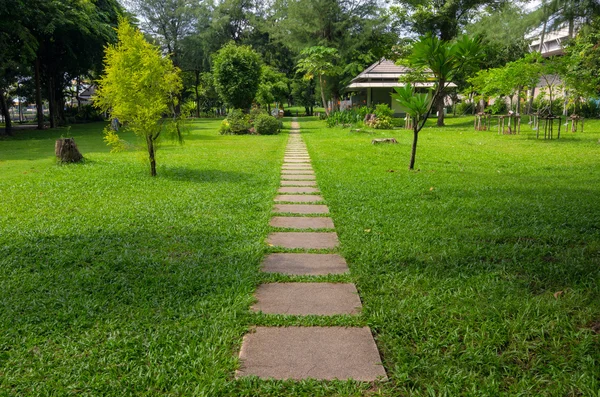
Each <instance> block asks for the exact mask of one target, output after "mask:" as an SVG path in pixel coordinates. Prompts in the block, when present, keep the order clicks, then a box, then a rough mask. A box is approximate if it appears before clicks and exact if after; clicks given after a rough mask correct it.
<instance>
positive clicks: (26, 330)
mask: <svg viewBox="0 0 600 397" xmlns="http://www.w3.org/2000/svg"><path fill="white" fill-rule="evenodd" d="M218 126H219V120H200V121H195V122H193V123H192V124H191V125H190V126H189V130H190V132H189V133H188V134H187V135H186V137H185V139H186V144H185V145H184V146H178V145H175V144H173V145H168V144H165V145H164V146H162V147H161V149H160V150H159V151H158V152H157V156H158V157H159V159H160V160H162V161H159V163H158V171H159V172H158V176H157V177H156V178H150V177H149V176H148V175H147V164H146V163H145V161H144V160H145V157H146V156H145V155H144V153H143V151H140V152H139V156H135V155H132V153H114V154H113V153H109V150H110V148H108V147H107V146H106V145H105V143H104V142H103V141H102V130H103V127H104V123H99V124H98V123H97V124H91V125H82V126H76V127H73V128H72V129H71V130H70V131H67V130H66V129H61V130H52V131H17V132H16V133H17V137H15V138H11V139H10V140H2V141H0V160H1V161H0V168H1V169H2V173H1V176H0V192H1V194H2V197H3V199H2V203H3V205H2V206H3V209H2V216H1V217H0V274H1V276H0V373H1V374H2V375H1V376H0V395H68V394H78V395H114V396H117V395H119V396H121V395H186V396H189V395H203V396H215V395H223V394H224V393H225V390H226V389H227V384H228V383H230V382H232V378H233V373H234V371H235V368H236V358H235V349H237V348H239V346H238V345H239V342H240V341H241V336H242V335H243V334H244V333H245V332H246V329H247V321H246V318H245V315H246V314H247V312H248V308H249V305H250V303H251V301H252V292H253V291H254V288H255V285H256V284H258V282H259V279H258V278H259V272H258V265H259V263H260V260H261V258H262V255H263V251H264V243H263V241H264V238H265V236H266V233H267V232H268V222H269V218H270V211H271V206H272V200H273V197H274V196H275V192H276V190H277V186H278V180H279V170H280V166H281V162H282V159H283V150H284V145H285V137H286V135H285V134H281V135H275V136H264V137H263V136H243V137H240V136H220V135H218V132H217V129H218ZM63 134H64V135H65V136H74V138H75V140H76V142H77V144H78V146H79V148H80V150H81V151H82V153H83V155H84V156H85V158H86V161H85V163H84V164H81V165H66V166H59V165H56V163H55V159H54V153H53V148H54V140H55V139H57V138H59V137H60V136H61V135H63ZM124 138H125V139H128V140H130V141H132V142H135V137H134V136H133V135H132V134H130V135H125V136H124ZM141 145H142V146H143V142H141Z"/></svg>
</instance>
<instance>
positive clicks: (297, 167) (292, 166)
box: [281, 164, 312, 171]
mask: <svg viewBox="0 0 600 397" xmlns="http://www.w3.org/2000/svg"><path fill="white" fill-rule="evenodd" d="M281 170H282V171H286V170H312V165H310V164H284V165H283V166H282V167H281Z"/></svg>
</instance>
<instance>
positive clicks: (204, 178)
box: [158, 167, 252, 183]
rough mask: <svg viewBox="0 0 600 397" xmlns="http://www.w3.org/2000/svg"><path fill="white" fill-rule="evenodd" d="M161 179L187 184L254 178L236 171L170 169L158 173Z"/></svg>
mask: <svg viewBox="0 0 600 397" xmlns="http://www.w3.org/2000/svg"><path fill="white" fill-rule="evenodd" d="M158 177H159V178H165V179H170V180H175V181H185V182H194V183H199V182H212V183H221V182H228V183H229V182H241V181H243V180H247V179H249V178H252V174H248V173H245V172H236V171H224V170H215V169H212V170H207V169H199V168H188V167H168V168H165V169H162V170H159V172H158Z"/></svg>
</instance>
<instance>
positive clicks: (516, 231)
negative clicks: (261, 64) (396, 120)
mask: <svg viewBox="0 0 600 397" xmlns="http://www.w3.org/2000/svg"><path fill="white" fill-rule="evenodd" d="M447 123H448V124H449V126H448V127H445V128H443V129H440V128H432V127H431V123H429V124H428V125H427V126H426V127H425V128H424V129H423V130H422V131H421V141H420V145H421V146H420V151H421V152H420V153H421V155H420V161H419V164H418V167H417V169H416V170H415V171H409V170H406V165H405V159H406V158H407V156H408V154H409V153H410V142H411V131H410V130H395V131H385V132H380V133H379V134H380V135H382V136H385V137H395V138H396V139H397V140H398V142H399V144H398V145H371V144H370V140H371V139H372V138H373V137H372V136H365V135H363V134H353V133H352V132H349V131H348V130H347V129H342V128H326V127H325V125H324V122H322V121H310V122H309V121H304V122H302V123H301V129H302V131H303V132H304V137H305V140H306V141H307V145H308V150H309V152H310V153H311V156H312V161H313V166H314V168H315V171H316V174H317V180H318V181H319V186H320V188H321V191H322V193H323V196H324V198H325V200H326V201H327V204H328V206H329V208H330V211H331V214H332V217H333V219H334V222H335V225H336V230H337V232H338V235H339V238H340V241H341V252H342V253H343V255H344V256H345V258H346V259H347V261H348V263H349V266H350V269H351V272H352V277H353V279H354V282H355V283H356V285H357V288H358V290H359V293H360V295H361V299H362V301H363V305H364V309H363V315H364V319H365V321H366V322H367V323H368V324H369V325H370V326H371V328H372V330H373V331H374V333H375V335H376V338H377V341H378V346H379V349H380V351H381V353H382V356H383V362H384V365H385V367H386V369H387V371H388V376H389V377H390V380H391V381H390V382H389V383H388V384H386V385H384V386H383V391H382V393H383V394H385V395H390V396H398V395H416V396H420V395H422V396H425V395H449V396H455V395H494V396H497V395H507V396H509V395H510V396H513V395H541V396H551V395H552V396H554V395H597V393H598V390H600V383H599V379H600V335H599V332H600V230H599V229H598V225H599V224H600V210H599V209H598V206H597V197H598V195H599V193H600V172H599V171H600V167H599V166H598V162H597V154H598V150H600V144H599V138H600V133H599V132H598V131H599V130H600V124H599V123H598V122H597V121H595V122H590V123H588V124H586V128H588V127H589V128H588V129H587V130H586V133H585V134H581V133H577V134H571V133H566V134H565V133H564V132H563V136H562V137H561V139H560V140H552V141H545V140H543V139H539V140H538V139H535V132H533V131H530V129H529V128H524V129H523V130H524V131H523V134H522V135H510V136H508V135H497V134H496V133H495V131H488V132H476V131H473V127H472V118H470V117H466V118H459V119H453V118H449V119H448V120H447Z"/></svg>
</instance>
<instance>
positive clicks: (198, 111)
mask: <svg viewBox="0 0 600 397" xmlns="http://www.w3.org/2000/svg"><path fill="white" fill-rule="evenodd" d="M195 74H196V85H195V86H194V89H195V91H196V117H198V118H200V94H199V93H198V85H200V71H199V70H196V71H195Z"/></svg>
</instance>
